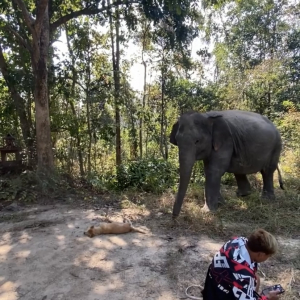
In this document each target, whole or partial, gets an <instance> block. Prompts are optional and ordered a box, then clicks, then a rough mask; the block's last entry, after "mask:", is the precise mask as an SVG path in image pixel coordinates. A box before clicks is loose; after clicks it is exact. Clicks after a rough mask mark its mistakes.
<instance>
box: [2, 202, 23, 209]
mask: <svg viewBox="0 0 300 300" xmlns="http://www.w3.org/2000/svg"><path fill="white" fill-rule="evenodd" d="M21 209H22V208H21V207H20V206H19V205H18V204H17V203H16V202H13V203H11V204H10V205H8V206H6V207H4V208H3V211H20V210H21Z"/></svg>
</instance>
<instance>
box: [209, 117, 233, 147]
mask: <svg viewBox="0 0 300 300" xmlns="http://www.w3.org/2000/svg"><path fill="white" fill-rule="evenodd" d="M208 121H209V123H210V125H211V133H212V146H213V148H214V150H215V151H218V150H219V149H220V148H221V147H222V145H223V143H224V142H225V140H226V139H227V137H228V129H227V125H226V123H225V120H224V119H223V116H222V115H221V114H218V113H210V114H209V115H208Z"/></svg>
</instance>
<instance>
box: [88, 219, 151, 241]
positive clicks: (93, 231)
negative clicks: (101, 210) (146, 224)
mask: <svg viewBox="0 0 300 300" xmlns="http://www.w3.org/2000/svg"><path fill="white" fill-rule="evenodd" d="M131 231H133V232H139V233H144V234H145V233H146V232H145V231H143V230H141V229H138V228H135V227H133V226H132V224H131V222H130V221H129V220H128V221H127V222H125V220H124V222H123V223H118V222H111V223H100V226H98V227H95V226H91V227H89V229H88V230H87V231H85V232H83V234H84V235H86V236H88V237H90V238H92V237H94V236H96V235H100V234H110V233H114V234H120V233H127V232H131Z"/></svg>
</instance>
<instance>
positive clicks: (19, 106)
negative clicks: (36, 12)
mask: <svg viewBox="0 0 300 300" xmlns="http://www.w3.org/2000/svg"><path fill="white" fill-rule="evenodd" d="M0 70H1V73H2V75H3V77H4V80H5V82H6V84H7V87H8V90H9V92H10V94H11V97H12V99H13V102H14V104H15V107H16V111H17V113H18V116H19V118H20V123H21V129H22V134H23V138H24V141H25V143H26V144H27V143H28V141H29V140H28V139H29V138H30V136H31V135H30V122H29V121H28V118H27V116H26V112H25V111H26V110H25V100H24V98H22V97H21V96H20V94H19V93H18V92H17V90H16V88H15V85H14V84H13V83H12V81H11V76H10V74H9V70H8V66H7V64H6V61H5V58H4V55H3V51H2V47H1V44H0Z"/></svg>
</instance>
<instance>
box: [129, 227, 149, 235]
mask: <svg viewBox="0 0 300 300" xmlns="http://www.w3.org/2000/svg"><path fill="white" fill-rule="evenodd" d="M131 231H134V232H139V233H143V234H146V232H145V231H144V230H142V229H139V228H136V227H133V226H131Z"/></svg>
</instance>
